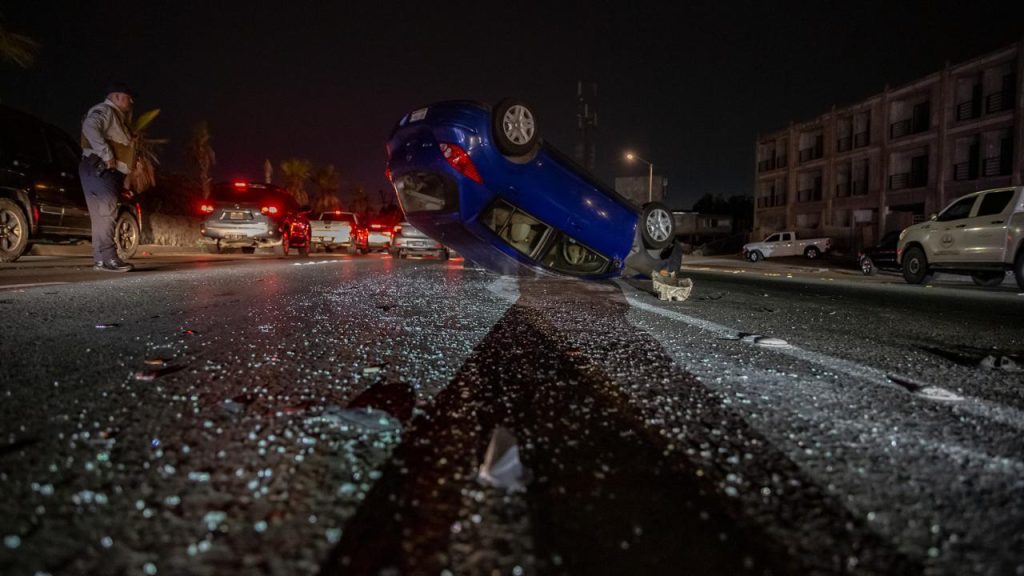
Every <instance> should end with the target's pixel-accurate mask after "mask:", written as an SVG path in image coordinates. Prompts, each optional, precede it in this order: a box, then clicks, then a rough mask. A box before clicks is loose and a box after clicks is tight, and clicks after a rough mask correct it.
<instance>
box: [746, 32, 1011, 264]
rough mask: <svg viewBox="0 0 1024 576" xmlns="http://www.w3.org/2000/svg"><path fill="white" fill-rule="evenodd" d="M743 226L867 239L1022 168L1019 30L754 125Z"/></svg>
mask: <svg viewBox="0 0 1024 576" xmlns="http://www.w3.org/2000/svg"><path fill="white" fill-rule="evenodd" d="M756 146H757V156H756V157H757V161H756V165H755V167H754V169H755V190H754V198H755V204H754V237H758V238H760V237H764V236H765V235H767V234H769V233H771V232H774V231H778V230H789V229H794V230H796V231H797V232H798V234H803V235H808V236H830V237H832V238H833V240H834V242H835V245H836V247H837V248H838V249H841V250H843V249H844V250H850V251H852V250H857V249H859V248H861V247H863V246H870V245H872V244H874V243H875V242H877V241H878V239H879V238H880V237H881V236H882V235H883V234H884V233H885V232H888V231H890V230H900V229H903V228H905V227H907V226H909V225H911V224H913V223H915V222H920V221H923V220H925V219H927V218H929V217H930V215H931V214H933V213H936V212H939V211H940V210H941V209H942V208H944V207H945V206H946V205H948V204H949V203H950V202H951V201H952V200H953V199H955V198H958V197H960V196H963V195H964V194H967V193H969V192H973V191H975V190H982V189H986V188H993V187H998V186H1010V185H1015V186H1016V185H1020V184H1021V182H1022V179H1024V162H1022V158H1024V40H1022V41H1020V42H1017V43H1016V44H1014V45H1012V46H1008V47H1006V48H1003V49H1001V50H997V51H995V52H992V53H990V54H986V55H985V56H981V57H979V58H975V59H973V60H970V61H967V62H963V63H961V64H956V65H949V64H947V65H946V67H945V69H943V70H942V71H939V72H936V73H934V74H931V75H929V76H926V77H924V78H921V79H919V80H917V81H915V82H911V83H909V84H907V85H904V86H900V87H896V88H890V87H886V89H885V91H884V92H882V93H881V94H877V95H875V96H872V97H870V98H867V99H866V100H863V101H861V102H858V103H856V104H853V105H850V106H845V107H843V108H835V107H834V108H833V109H832V110H831V111H830V112H828V113H825V114H822V115H821V116H819V117H817V118H814V119H812V120H808V121H805V122H800V123H794V124H791V125H790V126H789V128H786V129H785V130H780V131H778V132H774V133H771V134H765V135H761V136H759V137H758V139H757V142H756Z"/></svg>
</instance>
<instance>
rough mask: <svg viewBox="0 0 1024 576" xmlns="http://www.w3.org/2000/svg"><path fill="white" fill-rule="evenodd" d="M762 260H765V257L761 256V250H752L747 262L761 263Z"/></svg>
mask: <svg viewBox="0 0 1024 576" xmlns="http://www.w3.org/2000/svg"><path fill="white" fill-rule="evenodd" d="M762 258H764V255H763V254H761V251H760V250H751V251H750V253H749V254H747V260H750V261H751V262H759V261H760V260H761V259H762Z"/></svg>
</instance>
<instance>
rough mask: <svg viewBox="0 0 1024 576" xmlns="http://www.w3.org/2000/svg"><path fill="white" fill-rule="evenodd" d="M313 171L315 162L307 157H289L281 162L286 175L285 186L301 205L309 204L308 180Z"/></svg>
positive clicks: (282, 170)
mask: <svg viewBox="0 0 1024 576" xmlns="http://www.w3.org/2000/svg"><path fill="white" fill-rule="evenodd" d="M312 173H313V163H312V162H310V161H309V160H306V159H305V158H289V159H288V160H284V161H283V162H281V174H283V175H284V182H285V187H286V188H288V191H289V192H291V193H292V198H294V199H295V201H296V202H298V203H299V205H300V206H306V205H308V204H309V194H307V193H306V181H307V180H309V177H310V176H311V175H312Z"/></svg>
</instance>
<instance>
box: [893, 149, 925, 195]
mask: <svg viewBox="0 0 1024 576" xmlns="http://www.w3.org/2000/svg"><path fill="white" fill-rule="evenodd" d="M892 166H893V170H894V172H893V173H892V174H891V175H890V176H889V190H903V189H905V188H918V187H921V186H925V185H927V184H928V152H927V151H926V150H925V151H923V152H922V151H917V152H911V153H905V154H900V155H897V156H895V157H894V158H893V162H892Z"/></svg>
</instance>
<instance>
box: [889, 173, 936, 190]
mask: <svg viewBox="0 0 1024 576" xmlns="http://www.w3.org/2000/svg"><path fill="white" fill-rule="evenodd" d="M927 183H928V175H927V174H926V173H923V172H901V173H899V174H893V175H891V176H889V190H903V189H904V188H918V187H920V186H924V185H925V184H927Z"/></svg>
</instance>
